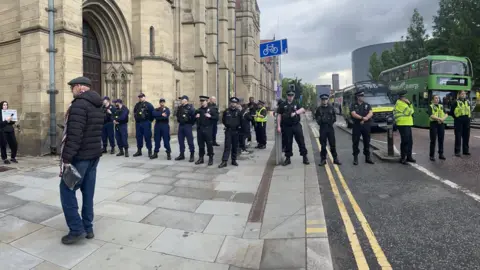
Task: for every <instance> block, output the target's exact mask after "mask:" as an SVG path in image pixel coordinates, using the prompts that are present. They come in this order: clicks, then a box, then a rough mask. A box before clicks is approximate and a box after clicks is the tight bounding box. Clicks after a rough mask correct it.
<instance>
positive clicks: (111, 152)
mask: <svg viewBox="0 0 480 270" xmlns="http://www.w3.org/2000/svg"><path fill="white" fill-rule="evenodd" d="M113 154H115V148H114V147H112V149H110V155H113Z"/></svg>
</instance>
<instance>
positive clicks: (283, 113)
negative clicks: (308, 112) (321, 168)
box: [278, 91, 309, 166]
mask: <svg viewBox="0 0 480 270" xmlns="http://www.w3.org/2000/svg"><path fill="white" fill-rule="evenodd" d="M287 95H289V96H291V95H295V93H294V92H293V91H289V92H288V93H287ZM301 108H302V106H301V105H300V104H298V102H297V101H295V100H294V101H292V102H291V103H289V102H288V101H285V102H284V103H283V104H282V105H281V106H280V107H279V108H278V114H279V115H280V117H281V121H280V125H282V124H283V128H284V132H285V136H286V139H287V145H286V147H285V157H286V158H285V161H284V162H283V166H286V165H288V164H290V163H291V162H290V157H291V156H293V153H292V148H293V147H292V146H293V138H294V137H295V141H296V142H297V144H298V148H299V150H300V155H301V156H302V157H303V163H304V164H309V161H308V158H307V148H306V147H305V138H304V137H303V129H302V124H300V115H298V114H295V115H294V116H292V113H294V112H296V111H297V110H299V109H301Z"/></svg>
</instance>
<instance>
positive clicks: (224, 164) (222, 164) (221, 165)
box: [218, 161, 227, 168]
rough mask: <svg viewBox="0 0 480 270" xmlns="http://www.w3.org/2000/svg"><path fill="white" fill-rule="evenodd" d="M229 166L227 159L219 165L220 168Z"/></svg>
mask: <svg viewBox="0 0 480 270" xmlns="http://www.w3.org/2000/svg"><path fill="white" fill-rule="evenodd" d="M225 167H227V162H226V161H222V163H220V165H218V168H225Z"/></svg>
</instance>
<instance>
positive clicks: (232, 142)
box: [218, 97, 242, 168]
mask: <svg viewBox="0 0 480 270" xmlns="http://www.w3.org/2000/svg"><path fill="white" fill-rule="evenodd" d="M238 101H239V100H238V98H236V97H232V98H230V102H231V103H232V104H233V105H234V106H235V107H232V106H231V107H230V108H228V109H226V110H225V111H224V112H223V116H222V123H223V125H224V126H225V148H224V150H223V157H222V163H221V164H220V165H219V166H218V167H219V168H223V167H226V166H227V161H228V156H229V155H230V153H231V155H232V165H233V166H238V163H237V150H238V141H239V138H238V137H239V133H240V132H241V129H242V114H241V112H240V110H239V109H238V108H237V107H236V105H237V103H238Z"/></svg>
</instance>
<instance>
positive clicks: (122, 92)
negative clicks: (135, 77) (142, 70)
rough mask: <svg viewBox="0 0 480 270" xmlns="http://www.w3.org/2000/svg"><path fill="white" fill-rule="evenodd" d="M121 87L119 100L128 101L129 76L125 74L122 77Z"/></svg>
mask: <svg viewBox="0 0 480 270" xmlns="http://www.w3.org/2000/svg"><path fill="white" fill-rule="evenodd" d="M121 80H122V81H121V85H120V95H119V98H122V99H126V97H127V76H126V75H125V73H122V76H121Z"/></svg>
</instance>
